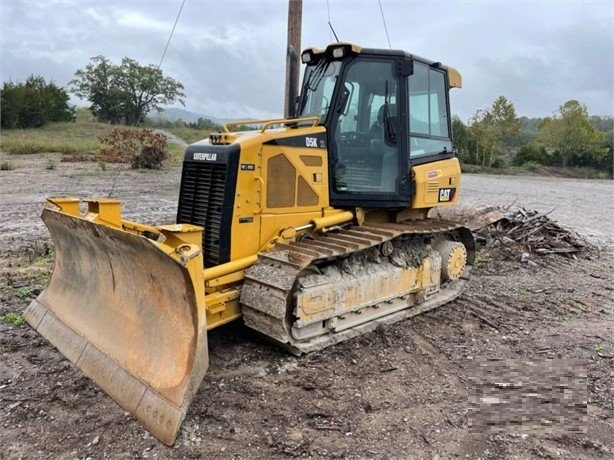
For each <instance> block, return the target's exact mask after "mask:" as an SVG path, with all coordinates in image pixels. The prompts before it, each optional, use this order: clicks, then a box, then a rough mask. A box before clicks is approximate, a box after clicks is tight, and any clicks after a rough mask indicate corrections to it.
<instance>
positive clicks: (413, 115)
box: [408, 61, 452, 157]
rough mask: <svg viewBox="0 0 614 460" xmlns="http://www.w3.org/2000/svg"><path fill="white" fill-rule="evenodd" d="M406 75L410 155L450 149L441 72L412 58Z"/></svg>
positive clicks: (444, 86)
mask: <svg viewBox="0 0 614 460" xmlns="http://www.w3.org/2000/svg"><path fill="white" fill-rule="evenodd" d="M408 78H409V132H410V149H409V150H410V157H417V156H424V155H432V154H437V153H442V152H447V151H452V143H451V141H450V139H449V130H448V111H447V105H446V101H447V98H446V82H445V74H444V73H443V72H442V71H441V70H437V69H433V68H431V67H429V66H428V65H426V64H423V63H421V62H415V61H414V73H413V75H411V76H410V77H408Z"/></svg>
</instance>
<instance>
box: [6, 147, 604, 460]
mask: <svg viewBox="0 0 614 460" xmlns="http://www.w3.org/2000/svg"><path fill="white" fill-rule="evenodd" d="M5 159H7V156H5V155H3V154H0V162H1V161H3V160H5ZM8 159H9V160H10V161H11V162H12V163H13V164H14V165H15V166H16V169H15V170H13V171H0V244H1V245H2V248H3V250H2V256H1V257H0V315H7V314H8V313H16V314H21V313H22V312H23V310H24V309H25V307H26V306H27V305H28V303H29V302H30V300H31V298H33V297H34V296H36V295H37V294H38V293H39V292H40V290H41V289H42V288H43V287H44V285H45V283H46V281H47V280H48V277H49V274H50V272H51V270H52V268H53V258H52V257H51V256H50V254H49V253H48V250H49V246H48V244H49V237H48V235H47V232H46V230H45V229H44V227H43V225H42V223H41V222H40V219H39V218H38V216H39V214H40V209H41V205H42V202H43V201H44V199H45V197H47V196H50V195H74V196H80V197H84V196H91V195H97V196H105V197H106V196H108V195H109V194H111V196H118V197H121V199H122V200H123V202H124V210H125V216H126V217H128V218H130V219H132V220H135V221H140V222H145V223H169V222H172V221H173V218H174V214H175V210H176V199H177V195H178V189H179V178H180V177H179V176H180V170H179V169H178V168H175V169H172V170H165V171H159V172H134V171H130V170H125V169H123V168H117V167H114V166H109V167H108V169H107V170H106V171H102V170H100V169H98V167H97V165H95V164H86V163H61V162H59V161H58V162H57V168H56V169H55V170H48V169H45V164H46V159H45V157H43V156H39V155H32V156H20V157H12V156H11V157H10V158H8ZM612 192H614V182H611V181H610V182H607V181H594V180H575V179H558V178H557V179H554V178H535V177H531V178H527V177H498V176H478V175H466V176H464V178H463V191H462V193H463V195H462V201H461V204H462V206H464V207H469V206H476V205H479V206H486V205H509V204H511V203H512V202H516V204H517V205H519V206H524V207H525V208H527V209H538V210H540V211H543V212H547V211H550V210H553V209H554V210H553V211H552V214H551V215H550V216H551V217H552V218H554V219H556V220H558V221H559V222H560V223H561V224H563V225H565V226H569V227H573V228H574V229H576V230H577V231H579V232H580V233H581V234H582V235H584V236H586V237H589V238H591V240H592V241H593V242H595V243H598V244H597V245H598V246H599V248H600V249H599V250H594V251H592V252H590V253H585V254H582V255H580V256H579V257H577V258H575V259H574V258H566V257H562V256H558V255H549V256H544V257H538V256H532V259H531V260H532V261H534V263H535V264H534V265H529V264H522V263H521V262H520V260H519V254H520V252H521V249H520V248H515V247H487V248H484V249H482V250H481V251H480V253H479V254H478V261H479V262H478V264H477V266H476V268H475V270H474V273H473V276H472V280H471V282H470V283H469V288H468V290H467V291H466V292H465V294H463V295H462V296H461V297H460V298H459V299H457V300H456V301H454V302H452V303H450V304H448V305H446V306H444V307H441V308H439V309H438V310H435V311H433V312H430V313H427V314H424V315H421V316H418V317H416V318H413V319H411V320H408V321H404V322H401V323H397V324H396V325H393V326H389V327H386V328H381V329H379V330H377V331H376V332H374V333H371V334H367V335H365V336H363V337H361V338H359V339H354V340H350V341H348V342H345V343H342V344H339V345H336V346H333V347H330V348H327V349H325V350H323V351H321V352H316V353H313V354H310V355H307V356H303V357H300V358H296V357H293V356H289V355H288V354H286V353H285V352H283V351H282V350H279V349H278V348H275V347H274V346H272V345H271V344H269V343H267V342H264V341H263V340H262V339H261V338H260V337H259V336H257V335H256V334H254V333H252V332H251V331H250V330H249V329H247V328H245V327H244V326H243V325H242V324H241V323H240V322H235V323H233V324H230V325H227V326H224V327H222V328H219V329H216V330H214V331H211V332H210V333H209V352H210V367H209V371H208V373H207V375H206V376H205V380H204V382H203V384H202V385H201V387H200V389H199V391H198V393H197V394H196V397H195V399H194V401H193V404H192V406H191V407H190V410H189V412H188V415H187V417H186V420H185V422H184V425H183V428H182V430H181V433H180V436H179V438H178V440H177V443H176V444H175V446H174V447H172V448H169V447H166V446H164V445H163V444H161V443H160V442H158V441H157V440H156V439H155V438H153V437H152V436H151V435H149V434H148V433H147V432H146V431H145V430H144V429H143V428H142V427H141V426H140V425H139V424H138V423H137V422H136V421H135V420H134V419H133V418H132V416H130V415H129V414H127V413H125V412H124V411H122V410H121V409H120V408H119V407H118V406H117V405H116V404H115V403H114V402H113V401H112V400H111V399H110V398H109V397H108V396H107V395H106V394H104V393H103V392H102V391H101V390H99V389H98V387H97V386H96V385H94V384H93V383H92V382H91V381H90V380H89V379H87V378H85V377H84V376H83V374H81V372H80V371H79V370H78V369H76V368H75V367H74V366H73V365H72V364H71V363H70V362H68V361H67V360H66V359H65V358H64V357H63V356H62V355H60V354H59V353H58V352H57V351H56V350H55V349H54V348H52V347H51V346H50V345H49V344H48V343H47V342H46V341H45V340H44V339H42V338H41V337H40V336H38V335H37V334H36V333H35V332H34V331H33V330H32V329H31V328H30V327H29V326H27V325H25V324H22V325H13V324H10V323H9V322H6V321H0V400H1V401H2V402H1V403H0V427H1V429H0V458H41V457H47V458H48V457H53V458H55V457H59V458H76V457H78V458H103V457H110V458H126V457H159V458H199V457H204V458H217V457H222V458H284V457H298V456H300V457H315V458H321V457H327V458H337V457H343V458H391V457H393V458H395V457H396V458H398V457H407V456H410V455H411V456H417V457H423V458H424V457H426V458H450V457H460V458H501V457H506V458H528V457H533V458H557V457H561V458H595V457H604V458H605V457H610V458H611V457H613V456H614V421H613V420H614V406H613V404H614V403H613V401H614V370H613V369H614V366H613V364H614V361H613V359H614V339H613V337H614V291H613V290H612V289H613V286H614V275H613V273H614V239H613V235H612V230H611V229H612V227H613V225H612V224H614V222H613V220H612V219H613V217H612V216H613V215H614V213H613V212H612V211H613V210H614V209H613V204H612V200H611V199H610V197H611V196H612V194H613V193H612ZM490 358H509V359H517V358H522V359H525V360H527V359H529V360H536V359H542V358H549V359H559V358H569V359H577V360H581V361H582V362H583V363H585V365H586V368H587V371H588V378H587V381H588V409H587V410H588V417H587V421H586V433H582V432H580V433H567V432H553V431H546V432H532V431H529V432H522V433H488V432H477V433H474V432H472V431H471V430H470V429H469V425H470V420H469V415H468V408H467V406H468V396H469V394H470V393H471V391H470V390H471V388H470V386H471V378H470V376H471V372H472V370H471V369H472V365H473V363H475V362H481V361H483V360H487V359H490Z"/></svg>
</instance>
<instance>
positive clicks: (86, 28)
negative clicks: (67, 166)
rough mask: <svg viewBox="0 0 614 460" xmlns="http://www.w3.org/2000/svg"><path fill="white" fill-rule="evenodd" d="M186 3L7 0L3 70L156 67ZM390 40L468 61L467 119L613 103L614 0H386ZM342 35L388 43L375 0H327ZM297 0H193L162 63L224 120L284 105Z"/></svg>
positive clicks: (310, 10) (308, 9) (459, 95)
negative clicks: (499, 110)
mask: <svg viewBox="0 0 614 460" xmlns="http://www.w3.org/2000/svg"><path fill="white" fill-rule="evenodd" d="M180 4H181V1H180V0H177V1H173V2H169V1H140V0H139V1H132V2H125V1H103V0H82V1H78V0H72V1H69V0H67V1H45V0H40V1H17V0H4V1H3V2H2V4H1V5H2V6H1V8H2V11H1V13H2V14H1V16H2V19H1V24H0V32H1V34H2V45H1V50H0V52H1V54H0V64H1V68H2V79H3V80H7V79H9V78H11V79H13V80H20V79H24V78H26V77H27V75H29V74H30V73H36V74H41V75H43V76H45V77H46V78H48V79H53V80H54V81H56V82H57V83H58V84H62V85H64V84H66V83H67V82H68V81H69V80H70V79H71V78H72V77H73V75H74V72H75V71H76V70H77V69H79V68H83V67H84V66H85V65H86V64H87V63H88V61H89V58H90V57H92V56H95V55H99V54H102V55H104V56H107V57H108V58H109V59H111V60H112V61H114V62H119V61H120V60H121V58H122V57H124V56H128V57H132V58H134V59H136V60H137V61H139V62H140V63H142V64H156V65H157V64H158V62H159V60H160V57H161V54H162V51H163V49H164V46H165V44H166V40H167V38H168V34H169V32H170V29H171V27H172V25H173V23H174V20H175V17H176V15H177V11H178V9H179V6H180ZM382 6H383V9H384V14H385V17H386V23H387V26H388V31H389V34H390V39H391V41H392V45H393V47H394V48H400V49H405V50H406V51H409V52H412V53H415V54H418V55H421V56H425V57H429V58H432V59H434V60H438V61H442V62H444V63H446V64H448V65H451V66H453V67H456V68H458V69H459V70H460V71H461V73H462V74H463V77H464V88H463V89H461V90H460V91H456V90H455V91H454V92H453V93H452V102H453V111H454V112H455V113H457V114H458V115H459V116H461V118H462V119H464V120H467V119H468V118H469V116H471V114H473V113H474V112H475V111H476V110H477V109H479V108H484V107H487V106H489V105H490V104H491V103H492V101H493V100H494V99H495V98H496V97H497V96H499V95H505V96H506V97H507V98H508V99H510V100H511V101H512V102H513V103H514V104H515V106H516V109H517V112H518V113H519V114H520V115H528V116H544V115H549V114H551V113H552V112H553V111H554V110H556V108H557V107H558V106H559V105H560V104H562V103H563V102H565V101H566V100H568V99H572V98H574V99H578V100H580V101H581V102H583V103H585V104H587V106H588V107H589V111H590V112H591V113H594V114H604V115H605V114H609V115H611V114H612V111H613V107H612V101H613V100H614V94H613V88H614V75H613V67H612V66H613V64H612V62H613V61H614V59H613V58H614V48H613V47H614V36H613V33H614V32H613V30H614V28H613V27H612V24H613V19H614V17H613V12H612V6H611V2H610V1H594V2H585V1H577V2H576V1H565V2H564V1H560V2H559V1H548V2H546V1H543V2H507V1H484V2H464V1H446V2H436V1H431V2H427V1H416V2H414V1H411V2H410V1H386V0H382ZM328 7H330V18H331V21H332V23H333V25H334V27H335V30H336V32H337V34H338V35H339V37H340V39H342V40H344V41H350V42H354V43H357V44H360V45H362V46H368V47H381V48H387V47H388V42H387V39H386V34H385V31H384V28H383V25H382V21H381V16H380V11H379V6H378V3H377V1H376V0H369V1H340V0H330V1H329V2H328ZM286 16H287V1H286V0H277V1H243V2H239V1H232V2H221V1H200V0H187V1H186V4H185V7H184V10H183V12H182V15H181V17H180V20H179V23H178V25H177V28H176V30H175V35H174V37H173V40H172V42H171V45H170V47H169V50H168V52H167V55H166V58H165V60H164V63H163V66H162V68H163V70H164V72H165V74H167V75H169V76H172V77H173V78H176V79H178V80H179V81H181V82H182V83H183V84H184V85H185V88H186V89H185V92H186V95H187V101H186V102H187V104H186V105H187V108H188V109H189V110H192V111H195V112H200V113H204V114H207V115H211V116H219V117H237V118H243V117H246V118H247V117H265V116H275V115H278V114H279V113H281V110H282V106H283V101H282V96H283V87H284V81H283V80H284V75H285V71H284V65H285V58H284V57H285V41H286ZM327 21H328V8H327V2H325V1H310V0H305V1H304V6H303V38H302V42H303V47H307V46H319V47H323V46H325V45H326V44H327V43H328V42H330V41H331V38H332V35H331V33H330V30H329V28H328V24H327Z"/></svg>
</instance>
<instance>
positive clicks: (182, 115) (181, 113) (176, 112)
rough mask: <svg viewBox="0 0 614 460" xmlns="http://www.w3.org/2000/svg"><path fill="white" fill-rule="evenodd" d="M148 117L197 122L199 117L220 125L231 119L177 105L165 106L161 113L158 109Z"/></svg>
mask: <svg viewBox="0 0 614 460" xmlns="http://www.w3.org/2000/svg"><path fill="white" fill-rule="evenodd" d="M148 117H149V118H153V119H156V118H158V117H160V118H163V119H166V120H169V121H176V120H179V119H181V120H183V121H185V122H186V123H196V122H197V121H198V119H199V118H204V119H208V120H211V121H212V122H214V123H217V124H218V125H222V124H224V123H226V122H227V121H229V119H228V118H219V117H212V116H210V115H203V114H202V113H196V112H190V111H189V110H184V109H177V108H175V107H168V108H165V109H164V110H163V111H162V112H160V113H158V112H156V111H154V112H151V113H149V115H148Z"/></svg>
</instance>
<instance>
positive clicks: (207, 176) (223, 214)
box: [177, 162, 234, 267]
mask: <svg viewBox="0 0 614 460" xmlns="http://www.w3.org/2000/svg"><path fill="white" fill-rule="evenodd" d="M226 168H227V165H226V164H225V163H204V162H184V164H183V174H182V176H181V192H180V195H179V207H178V210H177V223H188V224H194V225H199V226H201V227H203V228H204V231H203V242H202V248H203V250H204V254H205V267H213V266H215V265H219V264H221V263H224V262H228V261H229V260H230V245H229V238H230V220H231V218H232V216H230V215H229V214H230V213H232V207H231V206H230V207H229V206H228V205H227V203H225V198H226V197H227V196H228V194H227V193H226V186H227V181H226V178H227V177H226V176H227V174H226V172H227V171H226ZM232 185H233V188H234V184H232Z"/></svg>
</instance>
